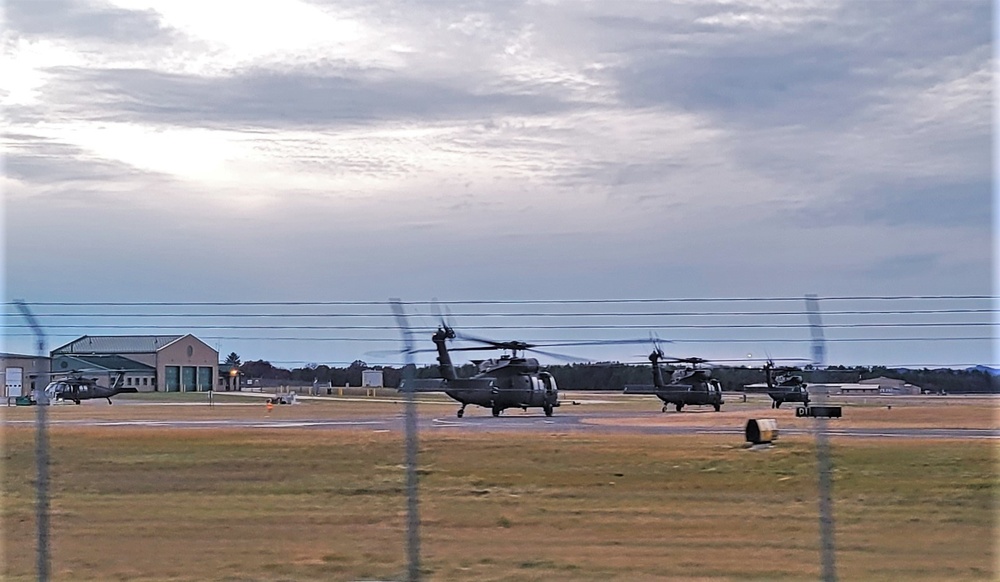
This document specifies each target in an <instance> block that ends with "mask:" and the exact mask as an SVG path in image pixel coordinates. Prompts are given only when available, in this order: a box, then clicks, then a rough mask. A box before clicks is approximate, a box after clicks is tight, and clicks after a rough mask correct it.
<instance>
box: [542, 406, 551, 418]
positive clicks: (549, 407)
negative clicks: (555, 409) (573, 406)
mask: <svg viewBox="0 0 1000 582" xmlns="http://www.w3.org/2000/svg"><path fill="white" fill-rule="evenodd" d="M542 410H543V411H545V416H552V406H551V405H549V404H546V405H545V406H543V407H542Z"/></svg>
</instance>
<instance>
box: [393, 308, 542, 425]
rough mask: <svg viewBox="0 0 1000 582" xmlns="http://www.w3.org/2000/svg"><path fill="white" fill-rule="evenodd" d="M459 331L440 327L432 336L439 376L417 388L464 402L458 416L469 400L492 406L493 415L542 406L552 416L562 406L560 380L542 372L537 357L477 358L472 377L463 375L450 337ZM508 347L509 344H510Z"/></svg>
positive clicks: (520, 346)
mask: <svg viewBox="0 0 1000 582" xmlns="http://www.w3.org/2000/svg"><path fill="white" fill-rule="evenodd" d="M454 337H455V332H454V331H453V330H452V329H451V328H449V327H447V326H442V327H440V328H439V329H438V330H437V332H436V333H435V334H434V335H433V336H432V338H431V339H432V340H433V341H434V346H435V348H436V350H437V354H438V373H439V375H440V379H439V380H418V381H416V382H414V384H413V386H412V388H411V389H412V390H414V391H434V392H437V391H441V392H444V393H445V394H447V395H448V396H449V397H451V398H453V399H454V400H457V401H458V402H460V403H462V407H461V408H460V409H459V410H458V413H457V416H458V417H459V418H461V417H462V416H463V415H464V414H465V407H466V406H468V405H469V404H474V405H476V406H482V407H484V408H489V409H490V410H491V411H492V412H493V416H500V414H501V413H502V412H503V411H504V410H506V409H508V408H521V409H524V410H527V409H528V408H532V407H540V408H541V409H542V410H543V411H544V412H545V415H546V416H552V411H553V409H554V408H556V407H557V406H559V390H558V388H557V387H556V380H555V378H553V377H552V375H551V374H549V373H548V372H542V371H540V370H541V367H540V366H539V365H538V360H536V359H535V358H524V357H518V356H517V354H516V353H512V354H510V355H504V356H502V357H500V358H490V359H488V360H481V361H478V362H476V365H477V366H478V371H477V373H476V374H475V375H473V376H472V377H469V378H459V377H458V375H457V374H456V373H455V366H454V365H453V364H452V362H451V354H450V353H449V352H448V347H447V345H446V341H447V340H449V339H453V338H454ZM504 347H507V346H506V345H505V346H504ZM509 349H511V351H514V350H515V349H524V346H523V344H520V345H517V346H516V347H515V346H514V345H511V347H510V348H509Z"/></svg>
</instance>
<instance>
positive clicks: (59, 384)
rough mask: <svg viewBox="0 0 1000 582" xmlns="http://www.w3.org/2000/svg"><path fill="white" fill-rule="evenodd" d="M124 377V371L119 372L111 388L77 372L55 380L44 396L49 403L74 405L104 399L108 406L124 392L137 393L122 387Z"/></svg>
mask: <svg viewBox="0 0 1000 582" xmlns="http://www.w3.org/2000/svg"><path fill="white" fill-rule="evenodd" d="M124 377H125V372H124V371H119V372H118V373H117V374H116V376H115V380H114V381H113V382H112V383H111V386H101V385H100V384H98V383H97V380H95V379H94V378H84V377H82V376H80V375H79V373H78V372H75V373H71V375H70V376H68V377H66V378H62V379H59V380H55V381H52V382H50V383H49V385H48V386H46V387H45V395H46V397H47V398H48V400H49V402H53V401H59V400H69V401H72V402H73V403H75V404H80V401H82V400H90V399H92V398H106V399H107V400H108V404H112V402H111V397H112V396H116V395H118V394H122V393H126V392H138V390H136V389H135V388H132V387H128V388H126V387H125V386H122V385H121V384H122V383H123V381H124V380H123V379H124Z"/></svg>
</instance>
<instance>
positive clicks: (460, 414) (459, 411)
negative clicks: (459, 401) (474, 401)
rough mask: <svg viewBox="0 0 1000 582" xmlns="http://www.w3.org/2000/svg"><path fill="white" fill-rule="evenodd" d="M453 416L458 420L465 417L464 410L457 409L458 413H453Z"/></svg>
mask: <svg viewBox="0 0 1000 582" xmlns="http://www.w3.org/2000/svg"><path fill="white" fill-rule="evenodd" d="M455 416H457V417H459V418H462V417H463V416H465V408H459V409H458V412H456V413H455Z"/></svg>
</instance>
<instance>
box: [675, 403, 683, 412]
mask: <svg viewBox="0 0 1000 582" xmlns="http://www.w3.org/2000/svg"><path fill="white" fill-rule="evenodd" d="M674 408H675V409H676V410H677V412H680V411H681V409H682V408H684V405H683V404H681V403H679V402H678V403H677V404H675V405H674Z"/></svg>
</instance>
